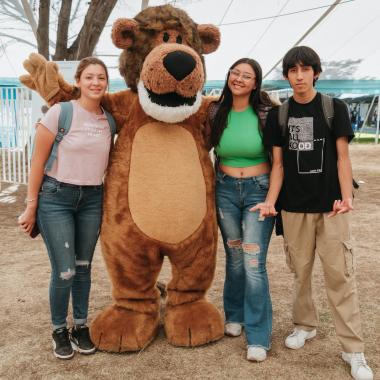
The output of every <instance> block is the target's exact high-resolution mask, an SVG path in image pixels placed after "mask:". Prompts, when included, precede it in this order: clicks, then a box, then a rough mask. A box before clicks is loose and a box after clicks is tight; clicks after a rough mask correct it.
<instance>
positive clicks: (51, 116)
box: [39, 104, 61, 135]
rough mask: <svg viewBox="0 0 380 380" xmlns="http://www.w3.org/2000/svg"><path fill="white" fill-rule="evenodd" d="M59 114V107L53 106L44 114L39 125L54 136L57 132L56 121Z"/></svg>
mask: <svg viewBox="0 0 380 380" xmlns="http://www.w3.org/2000/svg"><path fill="white" fill-rule="evenodd" d="M60 113H61V106H60V105H59V104H54V106H53V107H51V108H50V109H49V110H48V111H47V112H46V114H45V115H44V116H43V117H42V119H41V120H40V122H39V123H40V124H42V125H43V126H44V127H46V128H47V129H48V130H49V131H50V132H51V133H53V134H54V135H56V134H57V132H58V119H59V114H60Z"/></svg>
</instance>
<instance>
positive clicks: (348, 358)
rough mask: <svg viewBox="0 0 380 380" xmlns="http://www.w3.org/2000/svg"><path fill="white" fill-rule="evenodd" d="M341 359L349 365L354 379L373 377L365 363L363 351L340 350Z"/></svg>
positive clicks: (370, 379) (362, 379) (367, 379)
mask: <svg viewBox="0 0 380 380" xmlns="http://www.w3.org/2000/svg"><path fill="white" fill-rule="evenodd" d="M342 359H343V360H344V361H345V362H346V363H348V364H349V365H350V366H351V376H352V377H353V378H354V379H355V380H372V379H373V372H372V370H371V368H369V366H368V365H367V362H366V360H365V357H364V354H363V352H354V353H349V352H342Z"/></svg>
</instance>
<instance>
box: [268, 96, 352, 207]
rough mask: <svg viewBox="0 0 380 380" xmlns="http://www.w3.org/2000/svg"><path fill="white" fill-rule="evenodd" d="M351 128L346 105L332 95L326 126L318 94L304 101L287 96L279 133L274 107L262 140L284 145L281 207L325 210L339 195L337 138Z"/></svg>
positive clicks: (273, 144) (272, 144)
mask: <svg viewBox="0 0 380 380" xmlns="http://www.w3.org/2000/svg"><path fill="white" fill-rule="evenodd" d="M343 136H347V138H348V141H351V139H352V138H353V136H354V134H353V131H352V128H351V123H350V117H349V114H348V110H347V106H346V105H345V103H343V102H342V101H341V100H339V99H334V119H333V123H332V126H331V129H330V128H329V127H328V125H327V122H326V120H325V117H324V115H323V110H322V101H321V94H320V93H317V95H316V96H315V97H314V99H313V100H312V101H311V102H309V103H306V104H300V103H297V102H296V101H295V100H294V99H293V98H290V100H289V112H288V123H287V131H286V134H285V136H284V137H283V136H282V133H281V128H280V126H279V124H278V107H276V108H273V109H272V110H271V111H270V112H269V114H268V118H267V123H266V127H265V128H264V144H265V145H266V146H268V147H272V146H281V147H283V165H284V182H283V187H282V190H281V195H280V202H281V206H282V209H284V210H286V211H290V212H328V211H331V210H332V206H333V203H334V201H335V200H336V199H341V192H340V185H339V179H338V169H337V150H336V139H337V138H338V137H343Z"/></svg>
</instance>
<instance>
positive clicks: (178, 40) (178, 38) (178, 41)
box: [175, 36, 182, 44]
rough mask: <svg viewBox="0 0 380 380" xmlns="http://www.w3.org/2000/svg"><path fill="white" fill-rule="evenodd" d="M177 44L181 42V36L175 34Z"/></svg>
mask: <svg viewBox="0 0 380 380" xmlns="http://www.w3.org/2000/svg"><path fill="white" fill-rule="evenodd" d="M175 41H176V42H177V44H182V37H181V36H177V38H176V40H175Z"/></svg>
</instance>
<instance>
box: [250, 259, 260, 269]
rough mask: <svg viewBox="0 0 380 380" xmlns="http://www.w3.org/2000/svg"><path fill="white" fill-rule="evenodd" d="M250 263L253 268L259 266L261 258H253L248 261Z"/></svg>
mask: <svg viewBox="0 0 380 380" xmlns="http://www.w3.org/2000/svg"><path fill="white" fill-rule="evenodd" d="M248 263H249V266H250V267H252V268H258V267H259V260H258V258H257V257H255V258H253V259H250V260H249V261H248Z"/></svg>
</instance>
